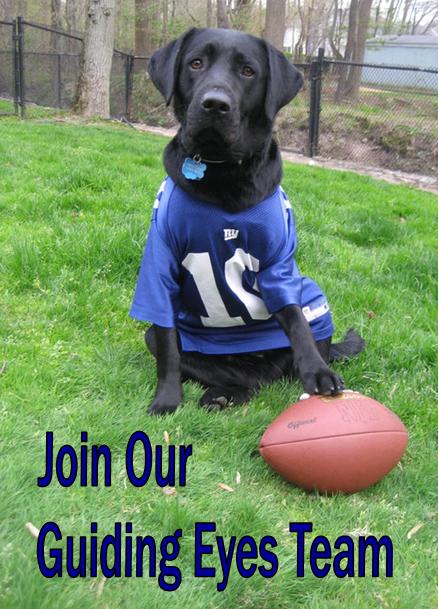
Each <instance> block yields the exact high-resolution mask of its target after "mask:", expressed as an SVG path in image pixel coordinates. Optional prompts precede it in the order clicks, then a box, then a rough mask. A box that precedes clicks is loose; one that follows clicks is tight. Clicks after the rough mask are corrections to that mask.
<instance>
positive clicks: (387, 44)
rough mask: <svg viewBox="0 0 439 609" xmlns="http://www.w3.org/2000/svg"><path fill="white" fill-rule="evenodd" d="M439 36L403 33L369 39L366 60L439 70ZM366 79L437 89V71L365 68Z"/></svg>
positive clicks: (366, 81)
mask: <svg viewBox="0 0 439 609" xmlns="http://www.w3.org/2000/svg"><path fill="white" fill-rule="evenodd" d="M437 51H438V39H437V37H436V36H431V35H418V34H414V35H411V34H403V35H401V36H391V35H388V36H381V37H378V38H374V39H372V40H368V41H367V43H366V52H365V55H364V63H375V64H386V65H398V66H405V67H410V66H413V67H416V68H424V69H428V68H431V69H436V70H437V64H438V61H437ZM362 82H364V83H371V84H379V85H383V84H384V85H393V86H402V85H404V86H410V87H416V88H420V89H437V74H431V73H425V72H416V71H405V70H404V71H403V70H394V69H393V70H392V69H384V68H383V69H380V68H363V72H362Z"/></svg>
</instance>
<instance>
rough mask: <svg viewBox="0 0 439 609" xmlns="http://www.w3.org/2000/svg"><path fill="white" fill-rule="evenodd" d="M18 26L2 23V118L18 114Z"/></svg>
mask: <svg viewBox="0 0 439 609" xmlns="http://www.w3.org/2000/svg"><path fill="white" fill-rule="evenodd" d="M15 35H16V25H15V23H14V22H8V21H0V116H2V115H3V116H4V115H10V114H17V112H18V105H17V91H16V87H15V83H16V74H15V70H16V65H15V61H16V48H15V47H16V42H15Z"/></svg>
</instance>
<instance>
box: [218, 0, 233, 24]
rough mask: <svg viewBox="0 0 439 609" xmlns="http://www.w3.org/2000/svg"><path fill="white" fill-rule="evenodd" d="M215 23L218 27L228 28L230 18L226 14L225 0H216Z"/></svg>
mask: <svg viewBox="0 0 439 609" xmlns="http://www.w3.org/2000/svg"><path fill="white" fill-rule="evenodd" d="M216 11H217V23H218V27H220V28H230V19H229V15H228V14H227V6H226V0H217V1H216Z"/></svg>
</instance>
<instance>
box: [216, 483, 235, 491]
mask: <svg viewBox="0 0 439 609" xmlns="http://www.w3.org/2000/svg"><path fill="white" fill-rule="evenodd" d="M218 486H219V487H220V488H221V489H223V491H227V492H228V493H233V492H234V491H235V489H233V488H232V487H231V486H229V485H228V484H224V482H218Z"/></svg>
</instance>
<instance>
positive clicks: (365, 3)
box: [336, 0, 373, 102]
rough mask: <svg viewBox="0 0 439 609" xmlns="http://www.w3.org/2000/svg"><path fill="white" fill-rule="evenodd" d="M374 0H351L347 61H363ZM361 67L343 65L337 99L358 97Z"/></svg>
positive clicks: (345, 58) (345, 55)
mask: <svg viewBox="0 0 439 609" xmlns="http://www.w3.org/2000/svg"><path fill="white" fill-rule="evenodd" d="M372 1H373V0H351V5H350V9H349V28H348V39H347V43H346V49H345V54H344V60H345V61H352V62H356V63H362V62H363V60H364V52H365V50H366V39H367V31H368V26H369V18H370V11H371V7H372ZM361 70H362V68H361V67H358V66H349V65H348V66H341V67H340V77H339V81H338V85H337V92H336V101H337V102H340V101H342V99H343V98H347V97H349V98H352V99H356V98H357V97H358V93H359V88H360V80H361Z"/></svg>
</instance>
